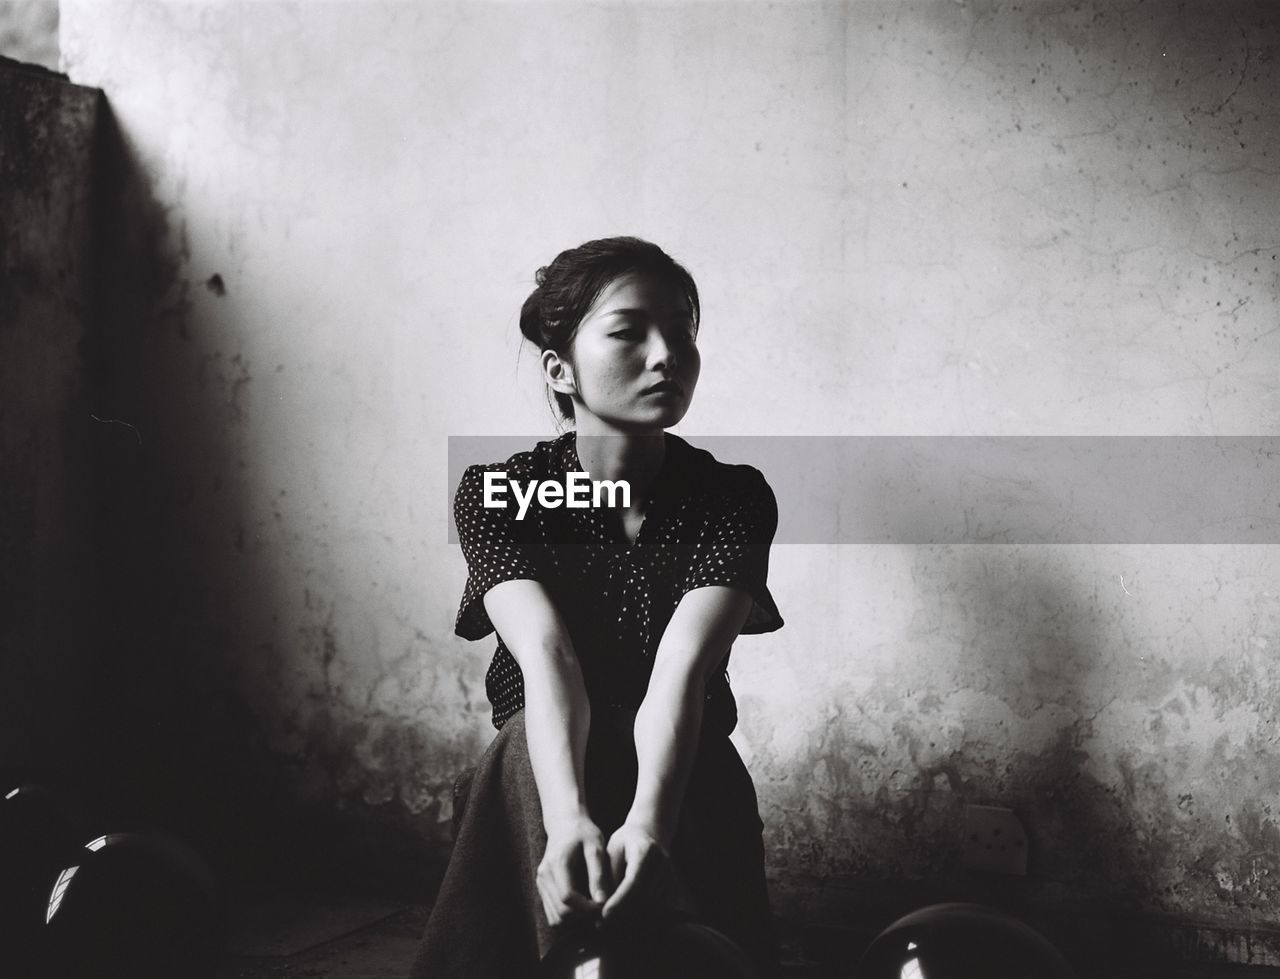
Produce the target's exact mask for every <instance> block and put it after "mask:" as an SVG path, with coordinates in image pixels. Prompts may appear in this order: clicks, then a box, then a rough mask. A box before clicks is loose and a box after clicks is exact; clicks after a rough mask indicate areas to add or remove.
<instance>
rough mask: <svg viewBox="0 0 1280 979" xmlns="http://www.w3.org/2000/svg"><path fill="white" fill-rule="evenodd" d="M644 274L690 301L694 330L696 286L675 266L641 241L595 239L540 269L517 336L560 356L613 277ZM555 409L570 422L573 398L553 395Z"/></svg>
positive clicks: (522, 315)
mask: <svg viewBox="0 0 1280 979" xmlns="http://www.w3.org/2000/svg"><path fill="white" fill-rule="evenodd" d="M636 272H640V273H644V274H647V275H652V276H654V277H656V278H659V279H664V280H666V281H667V282H669V283H671V284H672V285H673V286H675V287H676V288H677V289H679V290H680V291H681V292H682V293H684V296H685V298H686V299H687V300H688V302H689V312H690V313H692V314H693V324H694V327H695V328H696V327H697V325H698V319H699V316H700V308H699V306H698V287H697V285H696V284H695V283H694V281H693V276H691V275H690V274H689V273H688V272H687V271H686V270H685V268H684V266H682V265H681V264H680V263H679V262H677V261H676V260H675V259H673V258H672V257H671V256H670V255H668V254H667V253H666V252H664V251H663V250H662V249H661V248H659V247H658V246H657V245H655V244H653V243H652V242H648V241H644V240H643V239H641V238H630V237H622V238H599V239H597V240H595V241H588V242H586V243H585V244H582V245H579V246H578V247H577V248H570V249H568V250H567V251H563V252H561V253H560V254H559V255H557V256H556V257H555V259H554V261H552V263H551V264H550V265H545V266H543V267H542V268H540V269H538V273H537V275H536V276H535V281H536V282H537V283H538V288H536V289H534V290H533V292H532V293H530V294H529V298H528V299H526V300H525V301H524V305H523V306H522V307H521V308H520V332H521V333H522V334H524V337H525V339H526V340H528V341H529V342H530V343H533V344H535V345H536V346H537V348H538V350H539V352H541V351H543V350H554V351H555V352H556V353H558V354H562V355H563V354H564V352H565V351H566V350H568V348H569V344H570V343H571V342H572V341H573V335H574V334H575V333H576V332H577V330H578V326H579V324H580V323H581V322H582V320H583V317H585V316H586V315H587V313H589V312H590V311H591V307H592V306H593V305H595V302H596V300H597V299H599V298H600V294H601V293H602V292H604V290H605V288H606V287H607V286H608V285H609V284H610V283H611V282H613V281H614V280H615V279H618V278H621V277H622V276H624V275H629V274H632V273H636ZM555 405H556V407H557V408H558V409H559V411H560V414H561V415H562V416H564V417H565V418H567V419H569V420H572V419H573V399H572V398H570V397H569V396H568V395H567V394H561V393H559V392H556V393H555Z"/></svg>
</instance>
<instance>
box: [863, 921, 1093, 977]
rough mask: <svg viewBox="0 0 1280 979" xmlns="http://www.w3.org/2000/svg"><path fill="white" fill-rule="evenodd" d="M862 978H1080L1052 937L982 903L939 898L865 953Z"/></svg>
mask: <svg viewBox="0 0 1280 979" xmlns="http://www.w3.org/2000/svg"><path fill="white" fill-rule="evenodd" d="M856 975H857V976H858V979H1075V973H1074V972H1072V970H1071V967H1070V966H1069V965H1068V964H1067V961H1066V959H1064V958H1063V957H1062V953H1060V952H1059V951H1058V950H1057V949H1056V948H1054V947H1053V945H1052V944H1050V942H1049V940H1048V939H1046V938H1045V937H1044V936H1043V935H1041V934H1040V933H1039V932H1038V931H1036V930H1035V929H1034V928H1032V927H1031V926H1030V925H1027V924H1024V923H1023V922H1021V921H1019V920H1018V919H1017V918H1012V917H1010V916H1009V915H1007V914H1003V913H1002V912H1000V911H997V910H996V909H995V908H989V907H984V906H983V905H981V904H935V905H933V906H931V907H927V908H921V909H920V910H919V911H913V912H912V913H911V914H909V915H907V916H906V917H903V918H899V919H898V920H897V921H895V922H894V923H893V924H891V925H890V926H889V927H888V928H886V929H885V930H884V931H882V932H881V933H880V934H879V935H878V936H877V937H876V939H875V941H873V942H872V943H871V945H870V946H869V947H868V948H867V950H866V952H864V953H863V956H862V960H861V962H860V963H859V964H858V971H857V973H856Z"/></svg>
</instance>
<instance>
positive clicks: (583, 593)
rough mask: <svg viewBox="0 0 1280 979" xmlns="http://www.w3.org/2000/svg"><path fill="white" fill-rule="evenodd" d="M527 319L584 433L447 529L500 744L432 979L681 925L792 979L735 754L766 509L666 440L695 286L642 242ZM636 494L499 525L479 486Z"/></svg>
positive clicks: (470, 978) (747, 487)
mask: <svg viewBox="0 0 1280 979" xmlns="http://www.w3.org/2000/svg"><path fill="white" fill-rule="evenodd" d="M537 282H538V288H537V289H535V290H534V292H533V294H532V295H530V296H529V298H528V300H526V302H525V304H524V307H523V309H522V311H521V315H520V328H521V332H522V333H523V334H524V336H525V337H526V338H527V339H528V340H530V341H531V342H533V343H534V344H536V345H537V347H538V349H539V350H540V351H541V355H540V363H541V367H542V371H543V374H544V377H545V379H546V383H547V387H548V389H549V391H550V393H551V394H552V395H553V396H554V399H555V402H556V404H557V406H558V407H559V409H560V411H561V413H562V414H564V415H565V416H566V417H567V418H568V419H570V420H572V421H573V423H574V430H573V431H570V432H568V433H567V434H565V435H563V436H561V437H560V438H558V439H556V440H554V441H549V442H540V443H538V444H537V445H536V446H535V447H534V448H533V449H532V450H531V451H528V452H522V453H518V454H517V455H515V456H512V457H511V458H510V459H508V460H507V461H506V462H503V463H496V464H492V465H487V466H472V467H471V468H470V469H468V470H467V472H466V475H465V476H464V477H463V479H462V482H461V484H460V485H459V487H458V490H457V494H456V496H455V500H454V514H455V518H456V522H457V527H458V535H459V539H460V541H461V544H462V549H463V554H464V556H465V557H466V560H467V567H468V572H469V576H468V580H467V585H466V589H465V592H464V595H463V599H462V607H461V609H460V610H459V613H458V619H457V624H456V632H457V634H458V635H460V636H463V637H464V638H468V639H480V638H483V637H485V636H487V635H489V634H490V633H491V632H493V631H495V630H496V632H497V635H498V644H497V650H496V653H495V655H494V657H493V661H492V664H491V666H490V667H489V671H488V674H487V676H486V689H487V692H488V695H489V700H490V702H491V703H492V705H493V723H494V726H495V727H497V728H498V729H499V730H498V735H497V737H496V738H495V739H494V741H493V743H492V744H491V745H490V747H489V749H488V750H487V751H486V752H485V755H484V757H483V758H482V760H481V761H480V763H479V765H478V766H477V769H476V771H475V774H474V777H473V778H472V780H471V783H470V788H469V791H468V792H467V793H466V799H465V800H463V799H461V798H459V799H458V800H457V805H458V806H460V807H461V815H460V817H459V816H458V815H457V814H455V825H456V826H457V839H456V842H455V846H454V851H453V856H452V858H451V860H450V864H449V868H448V870H447V872H446V874H445V878H444V881H443V883H442V885H441V888H440V892H439V895H438V898H437V902H436V905H435V907H434V909H433V911H432V915H431V918H430V920H429V922H428V924H427V928H426V931H425V933H424V936H423V941H422V945H421V948H420V950H419V954H418V958H417V960H416V962H415V964H414V971H413V973H412V974H413V976H414V977H415V979H455V977H457V979H462V977H466V979H490V977H493V979H499V977H501V979H509V977H513V976H527V975H530V974H531V973H532V971H533V969H534V968H535V967H536V964H537V962H538V960H539V958H540V957H541V956H542V955H544V954H545V953H546V952H547V950H548V949H549V948H550V946H551V945H552V944H553V943H554V941H555V940H556V938H557V936H558V935H559V934H560V933H561V932H562V931H563V929H565V928H567V927H571V926H580V925H582V924H583V923H584V922H591V921H598V920H602V921H603V922H604V923H605V924H606V925H607V923H609V922H610V921H614V920H620V919H624V918H626V917H629V916H635V915H645V914H653V913H655V909H658V908H663V907H674V908H677V909H680V910H682V911H685V912H688V913H692V914H694V915H696V916H697V918H698V919H699V920H701V921H702V922H704V923H706V924H708V925H710V926H712V927H713V928H716V929H717V930H719V931H720V932H722V933H724V934H725V935H727V936H729V937H730V938H732V939H733V940H734V941H735V942H737V943H738V944H739V945H740V946H741V947H742V948H743V949H744V950H746V951H747V952H748V953H749V955H750V956H751V957H752V959H753V960H754V961H755V963H756V965H757V967H758V969H759V971H760V973H761V975H762V976H766V977H767V976H772V975H774V974H776V972H777V967H778V965H777V952H776V947H775V944H774V940H773V930H772V924H771V920H770V916H769V905H768V896H767V893H766V889H765V878H764V853H763V848H762V845H761V823H760V818H759V815H758V811H757V806H756V796H755V790H754V788H753V786H752V783H751V779H750V776H749V775H748V774H747V771H746V769H745V767H744V766H743V764H742V761H741V759H740V758H739V757H738V754H737V752H736V750H735V749H734V747H733V744H732V743H731V742H730V740H729V738H728V735H729V733H730V731H732V730H733V727H734V725H735V723H736V721H737V710H736V706H735V703H734V699H733V695H732V693H731V692H730V689H729V683H728V674H727V673H726V668H727V665H728V660H729V649H730V646H731V645H732V643H733V641H734V639H735V638H736V637H737V636H738V635H739V634H741V633H760V632H770V631H772V630H774V629H777V628H779V627H780V626H781V625H782V618H781V617H780V615H779V614H778V610H777V607H776V606H775V604H774V601H773V598H772V596H771V595H770V593H769V590H768V587H767V584H766V577H767V573H768V560H769V545H770V543H771V541H772V539H773V533H774V530H775V528H776V525H777V507H776V504H775V502H774V498H773V493H772V491H771V490H770V489H769V486H768V484H767V483H766V482H765V480H764V478H763V477H762V476H761V475H760V473H759V472H758V471H757V470H755V469H753V468H751V467H749V466H733V465H725V464H723V463H720V462H717V461H716V460H715V459H714V458H712V456H711V455H710V454H709V453H707V452H704V451H701V450H698V449H695V448H693V447H692V446H690V445H689V444H688V443H686V442H685V441H683V440H682V439H680V438H677V437H676V436H673V435H669V434H666V433H665V431H664V430H665V429H667V428H669V427H671V426H672V425H675V424H676V423H677V422H679V421H680V419H681V418H682V417H684V414H685V412H687V411H688V409H689V403H690V399H691V398H692V397H693V392H694V389H695V387H696V385H697V382H698V373H699V370H700V366H701V362H700V358H699V354H698V347H697V334H698V326H699V314H700V308H699V303H698V292H697V287H696V285H695V284H694V281H693V279H692V278H691V277H690V275H689V274H688V272H686V271H685V269H684V268H682V267H681V266H680V265H679V264H677V263H676V262H675V261H673V260H672V259H671V258H670V257H669V256H668V255H667V254H666V253H665V252H663V251H662V250H661V249H660V248H658V247H657V246H655V245H653V244H650V243H648V242H645V241H641V240H639V239H636V238H610V239H604V240H600V241H591V242H587V243H586V244H584V245H582V246H580V247H578V248H574V249H571V250H569V251H565V252H562V253H561V254H560V255H558V256H557V257H556V259H555V260H554V261H553V262H552V263H551V264H550V265H549V266H547V267H546V268H543V269H540V270H539V271H538V275H537ZM486 471H503V472H505V473H506V479H508V480H516V481H517V482H518V483H519V484H520V485H521V486H524V485H527V483H528V481H529V480H538V481H540V482H541V481H546V480H555V481H558V482H560V483H562V484H563V483H564V482H565V479H566V474H567V473H570V472H585V473H588V474H589V478H590V479H591V480H593V481H594V480H611V481H617V480H625V481H626V482H627V483H628V484H629V486H630V491H631V492H630V501H629V505H627V506H625V507H624V506H618V507H616V508H607V507H599V508H595V507H590V508H568V507H564V506H560V507H555V508H552V507H539V506H538V505H537V503H536V502H535V503H533V504H531V505H530V507H529V509H528V510H527V512H526V513H525V515H524V518H523V519H521V520H517V519H516V515H517V509H516V507H515V505H514V503H512V504H510V505H508V506H507V507H506V508H505V509H498V508H492V507H486V506H484V474H485V472H486Z"/></svg>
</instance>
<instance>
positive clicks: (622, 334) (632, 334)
mask: <svg viewBox="0 0 1280 979" xmlns="http://www.w3.org/2000/svg"><path fill="white" fill-rule="evenodd" d="M642 332H643V331H642V330H637V329H628V330H615V331H614V332H612V333H610V334H609V336H611V337H617V338H618V339H619V340H639V339H640V336H641V334H642Z"/></svg>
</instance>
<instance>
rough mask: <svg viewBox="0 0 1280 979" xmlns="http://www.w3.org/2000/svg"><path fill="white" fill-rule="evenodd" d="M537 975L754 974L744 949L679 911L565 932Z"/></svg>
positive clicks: (747, 977) (675, 977)
mask: <svg viewBox="0 0 1280 979" xmlns="http://www.w3.org/2000/svg"><path fill="white" fill-rule="evenodd" d="M537 976H538V979H588V977H589V979H695V977H696V979H758V973H757V972H756V969H755V966H754V965H753V964H752V962H751V960H750V959H749V958H748V957H747V954H746V953H745V952H744V951H743V950H742V949H741V948H740V947H739V946H738V945H737V944H735V943H734V942H733V941H731V940H730V939H729V938H727V937H725V936H724V935H722V934H721V933H720V932H718V931H716V930H715V929H714V928H711V927H709V926H707V925H704V924H701V923H700V922H697V921H694V920H691V919H689V918H687V917H684V916H674V915H673V916H660V917H656V918H639V917H637V918H631V919H628V920H625V921H622V922H616V923H614V922H611V923H609V924H606V925H602V926H600V927H598V928H595V927H591V928H587V929H584V930H581V931H578V932H574V933H570V934H566V935H565V936H564V938H563V939H562V940H561V941H560V942H559V943H558V944H557V945H556V946H555V947H554V948H552V949H551V951H550V952H548V953H547V955H546V957H545V958H544V959H543V960H542V964H541V966H539V968H538V973H537Z"/></svg>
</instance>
